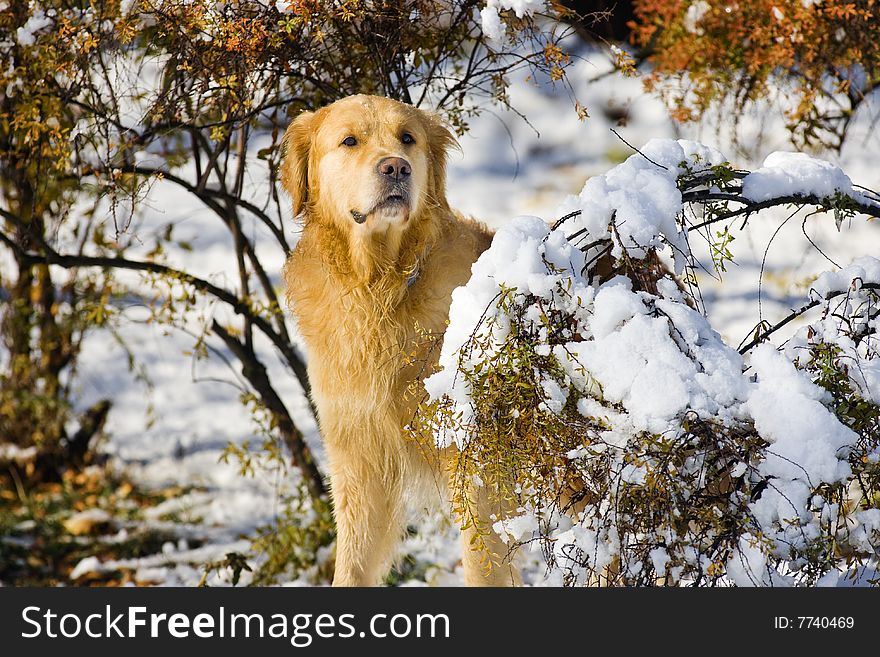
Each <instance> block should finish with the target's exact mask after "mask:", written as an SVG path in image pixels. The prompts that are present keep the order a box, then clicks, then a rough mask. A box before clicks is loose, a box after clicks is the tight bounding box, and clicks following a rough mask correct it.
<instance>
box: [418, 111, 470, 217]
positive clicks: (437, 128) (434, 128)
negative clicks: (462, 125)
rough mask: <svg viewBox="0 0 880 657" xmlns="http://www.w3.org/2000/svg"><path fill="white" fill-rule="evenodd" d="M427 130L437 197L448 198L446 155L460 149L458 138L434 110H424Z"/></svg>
mask: <svg viewBox="0 0 880 657" xmlns="http://www.w3.org/2000/svg"><path fill="white" fill-rule="evenodd" d="M422 116H423V117H424V121H425V130H426V131H427V133H428V144H429V148H430V154H431V169H432V173H433V178H434V186H435V197H436V198H437V199H438V200H442V199H445V198H446V156H447V155H448V153H449V151H450V150H451V149H453V148H457V149H460V148H461V147H460V146H459V145H458V140H457V139H456V138H455V135H453V134H452V131H451V130H450V129H449V128H447V127H446V125H445V124H444V123H443V120H442V119H441V118H440V117H439V116H438V115H437V114H435V113H434V112H423V114H422Z"/></svg>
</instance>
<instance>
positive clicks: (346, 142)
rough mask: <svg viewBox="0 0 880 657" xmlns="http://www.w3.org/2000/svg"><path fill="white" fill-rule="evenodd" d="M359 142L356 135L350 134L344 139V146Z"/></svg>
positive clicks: (355, 144)
mask: <svg viewBox="0 0 880 657" xmlns="http://www.w3.org/2000/svg"><path fill="white" fill-rule="evenodd" d="M357 143H358V140H357V139H355V138H354V137H352V136H351V135H349V136H348V137H346V138H345V139H343V140H342V144H343V145H344V146H349V147H351V146H357Z"/></svg>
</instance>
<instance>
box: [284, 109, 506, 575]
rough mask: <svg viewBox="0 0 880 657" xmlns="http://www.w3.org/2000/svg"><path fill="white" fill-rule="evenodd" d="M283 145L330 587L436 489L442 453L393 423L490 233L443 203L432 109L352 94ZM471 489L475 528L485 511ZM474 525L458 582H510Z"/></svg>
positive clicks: (305, 120)
mask: <svg viewBox="0 0 880 657" xmlns="http://www.w3.org/2000/svg"><path fill="white" fill-rule="evenodd" d="M284 144H285V157H284V161H283V164H282V171H281V180H282V183H283V185H284V187H285V188H286V190H287V191H288V193H289V194H290V196H291V198H292V199H293V212H294V214H295V215H298V216H300V217H301V218H302V221H303V228H302V236H301V239H300V241H299V243H298V244H297V246H296V248H295V249H294V251H293V253H292V254H291V255H290V257H289V259H288V261H287V264H286V265H285V272H284V275H285V280H286V284H287V299H288V303H289V305H290V307H291V309H292V311H293V313H294V315H295V317H296V319H297V321H298V325H299V329H300V332H301V334H302V336H303V338H304V340H305V344H306V348H307V351H308V357H309V358H308V373H309V380H310V381H311V385H312V396H313V399H314V402H315V406H316V408H317V410H318V421H319V424H320V427H321V434H322V436H323V438H324V442H325V445H326V448H327V455H328V459H329V474H330V484H331V492H332V498H333V507H334V514H335V517H336V525H337V532H338V535H337V544H336V572H335V576H334V580H333V584H334V585H336V586H372V585H377V584H380V583H381V582H382V581H383V578H384V576H385V574H386V573H387V571H388V569H389V568H390V566H391V563H392V560H393V558H394V556H395V553H396V550H397V547H398V546H399V543H400V540H401V538H402V536H403V534H404V532H405V529H406V522H407V516H408V511H410V510H413V509H419V508H422V506H421V505H422V504H423V503H424V500H425V495H426V494H428V495H431V494H433V495H435V496H436V495H437V492H438V490H442V489H443V488H445V486H446V476H447V473H446V472H445V470H446V467H445V460H444V459H443V458H442V457H441V458H437V459H434V458H433V457H432V456H431V455H429V454H427V453H426V451H427V450H425V448H424V446H423V445H419V444H417V442H416V441H414V440H413V439H412V438H410V437H408V436H407V434H406V431H405V427H406V425H407V424H408V423H409V422H410V421H411V420H412V418H413V415H414V413H415V411H416V408H417V406H418V402H419V399H420V398H421V397H422V394H423V390H422V388H421V383H420V382H421V379H422V377H423V376H424V375H425V374H426V373H428V371H429V370H430V368H431V367H432V365H433V364H434V363H435V362H436V357H437V351H438V349H437V347H439V338H440V337H442V335H443V331H444V330H445V328H446V321H447V315H448V312H449V305H450V301H451V293H452V291H453V289H455V288H456V287H457V286H459V285H462V284H464V283H465V282H467V280H468V278H469V277H470V268H471V264H472V263H473V262H474V261H475V260H476V259H477V257H478V256H479V255H480V253H482V252H483V251H484V250H485V249H486V248H488V246H489V243H490V241H491V237H492V236H491V233H490V232H489V231H488V230H487V229H486V228H485V227H484V226H482V225H481V224H479V223H476V222H474V221H471V220H468V219H465V218H463V217H461V216H460V215H458V214H457V213H455V212H454V211H453V210H451V209H450V207H449V204H448V203H447V200H446V195H445V186H446V185H445V183H446V171H445V170H446V154H447V150H448V149H449V148H450V147H451V146H453V145H454V144H455V139H454V137H453V136H452V134H451V133H450V132H449V130H447V129H446V128H445V127H444V126H443V125H442V123H441V122H440V121H439V119H438V118H437V117H436V116H434V115H432V114H429V113H426V112H423V111H421V110H418V109H416V108H414V107H411V106H409V105H405V104H403V103H399V102H396V101H393V100H389V99H387V98H380V97H374V96H352V97H349V98H345V99H343V100H340V101H337V102H336V103H333V104H332V105H329V106H327V107H324V108H322V109H320V110H318V111H316V112H306V113H303V114H301V115H300V116H299V117H297V119H296V120H295V121H294V122H293V123H292V124H291V126H290V127H289V128H288V130H287V132H286V133H285V136H284ZM438 482H440V485H439V486H438ZM474 495H480V494H478V493H476V492H475V493H474ZM480 496H481V497H485V495H484V494H482V495H480ZM476 502H477V504H476V506H477V507H478V508H481V507H482V509H481V511H480V515H482V516H483V517H484V522H482V523H479V524H482V528H481V529H480V530H479V531H482V532H483V534H485V533H486V528H487V527H490V526H491V521H490V520H489V517H490V513H493V512H494V513H496V514H497V513H498V511H497V510H492V509H489V508H487V507H488V506H489V504H488V502H487V501H486V500H485V499H483V500H482V501H481V500H480V499H477V500H476ZM475 531H477V530H475V529H474V528H470V529H466V530H465V531H464V532H463V545H464V549H463V558H462V562H463V566H464V575H465V583H466V584H468V585H492V586H498V585H506V584H513V583H515V582H516V578H517V575H516V572H515V570H514V569H513V568H512V566H510V565H508V564H503V563H502V562H503V559H502V558H501V557H500V556H499V555H504V554H505V553H506V549H505V548H504V546H503V544H502V543H501V542H500V540H499V539H498V537H497V536H495V535H494V534H492V535H489V536H485V535H484V536H483V540H479V541H477V540H473V541H472V539H474V538H475V537H474V532H475ZM490 534H491V532H490ZM472 542H473V543H474V544H475V545H478V546H480V547H479V548H472V546H471V543H472Z"/></svg>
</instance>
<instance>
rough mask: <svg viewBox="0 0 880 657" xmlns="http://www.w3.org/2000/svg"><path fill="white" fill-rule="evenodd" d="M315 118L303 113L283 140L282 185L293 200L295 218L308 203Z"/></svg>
mask: <svg viewBox="0 0 880 657" xmlns="http://www.w3.org/2000/svg"><path fill="white" fill-rule="evenodd" d="M314 118H315V113H314V112H303V113H302V114H300V115H299V116H298V117H296V120H295V121H294V122H293V123H291V124H290V127H289V128H287V132H285V133H284V138H283V139H282V140H281V148H282V153H283V154H282V159H281V185H282V186H283V187H284V189H285V190H287V193H288V194H290V197H291V198H292V199H293V214H294V216H296V215H299V214H300V213H302V211H303V209H305V207H306V202H307V201H308V195H309V151H310V150H311V146H312V128H313V125H312V124H313V123H314Z"/></svg>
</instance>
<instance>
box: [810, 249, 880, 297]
mask: <svg viewBox="0 0 880 657" xmlns="http://www.w3.org/2000/svg"><path fill="white" fill-rule="evenodd" d="M866 283H871V284H874V285H880V259H878V258H875V257H874V256H862V257H860V258H856V259H855V260H853V261H852V262H851V263H850V264H849V265H847V266H846V267H844V268H843V269H839V270H837V271H826V272H824V273H822V274H820V275H819V277H818V278H817V279H816V280H815V281H814V282H813V284H812V285H811V286H810V289H811V290H812V291H813V292H815V293H816V294H817V295H818V296H819V297H820V298H822V299H825V298H828V297H829V296H830V295H831V293H833V292H845V291H847V290H849V289H851V288H852V289H858V288H859V287H861V286H863V285H865V284H866Z"/></svg>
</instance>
